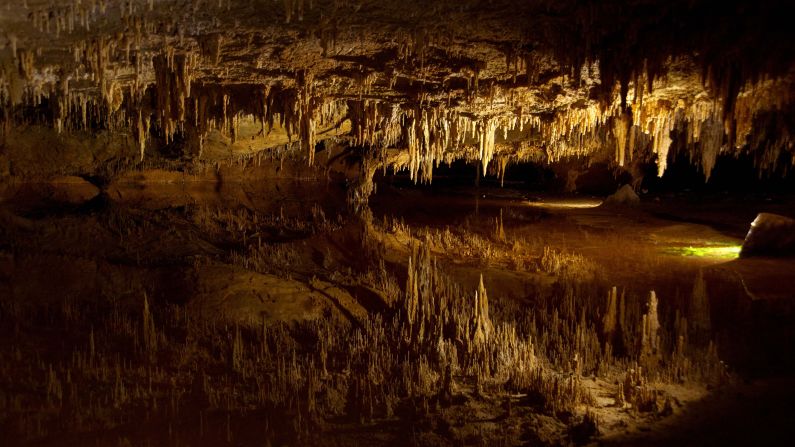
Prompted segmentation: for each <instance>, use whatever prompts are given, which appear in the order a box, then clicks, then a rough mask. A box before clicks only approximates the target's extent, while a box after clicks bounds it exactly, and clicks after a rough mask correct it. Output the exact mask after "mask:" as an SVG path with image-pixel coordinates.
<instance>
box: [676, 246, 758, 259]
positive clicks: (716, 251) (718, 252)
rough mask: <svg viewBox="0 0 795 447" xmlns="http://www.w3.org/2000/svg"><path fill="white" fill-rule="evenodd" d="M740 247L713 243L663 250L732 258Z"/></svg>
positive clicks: (682, 253)
mask: <svg viewBox="0 0 795 447" xmlns="http://www.w3.org/2000/svg"><path fill="white" fill-rule="evenodd" d="M741 248H742V246H741V245H721V246H715V245H713V246H706V247H669V248H668V249H666V250H665V251H666V252H668V253H671V254H676V255H680V256H696V257H699V258H726V259H734V258H736V257H738V256H739V255H740V249H741Z"/></svg>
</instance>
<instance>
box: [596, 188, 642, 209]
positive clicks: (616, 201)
mask: <svg viewBox="0 0 795 447" xmlns="http://www.w3.org/2000/svg"><path fill="white" fill-rule="evenodd" d="M639 203H640V197H638V195H637V194H636V193H635V190H634V189H632V187H631V186H629V185H624V186H622V187H620V188H618V191H616V192H615V193H613V194H612V195H609V196H607V198H606V199H605V201H604V204H605V205H620V206H635V205H637V204H639Z"/></svg>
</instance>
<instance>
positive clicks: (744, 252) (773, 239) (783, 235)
mask: <svg viewBox="0 0 795 447" xmlns="http://www.w3.org/2000/svg"><path fill="white" fill-rule="evenodd" d="M752 256H795V219H791V218H789V217H785V216H780V215H778V214H771V213H759V215H757V216H756V219H754V221H753V222H751V229H750V230H748V235H746V236H745V242H743V247H742V249H741V250H740V257H743V258H747V257H752Z"/></svg>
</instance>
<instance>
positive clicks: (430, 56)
mask: <svg viewBox="0 0 795 447" xmlns="http://www.w3.org/2000/svg"><path fill="white" fill-rule="evenodd" d="M35 3H37V5H34V6H31V7H28V5H27V4H25V5H24V9H25V10H26V11H28V12H27V20H28V22H29V25H32V27H33V29H35V30H36V31H37V32H38V33H48V34H54V35H55V36H56V37H57V36H61V35H62V34H63V35H64V37H66V36H65V35H66V34H69V36H68V37H69V38H70V39H71V40H65V42H66V43H65V45H64V48H61V49H60V50H66V51H67V53H69V56H68V57H67V58H71V60H69V61H68V62H69V63H68V64H65V63H62V62H63V61H61V62H58V63H59V64H61V66H60V67H59V66H58V65H57V64H52V63H51V62H50V65H47V64H46V63H45V62H44V61H43V59H44V58H42V57H40V56H41V51H42V49H41V48H36V47H35V44H32V43H31V42H26V41H25V40H24V39H23V40H21V41H20V39H19V38H18V37H17V35H16V34H14V33H13V32H8V33H6V35H5V36H4V42H7V45H5V46H7V47H8V51H7V50H5V49H2V50H3V51H4V52H5V53H7V54H4V55H3V60H2V61H0V108H2V109H3V110H2V112H1V113H0V120H2V121H3V123H4V127H8V126H10V125H13V124H14V123H15V122H24V123H28V122H40V123H46V124H49V125H51V126H52V127H53V128H54V129H55V130H57V131H58V132H63V131H73V130H96V129H97V128H101V129H110V130H118V131H122V132H125V133H127V134H131V135H132V136H133V137H134V138H135V139H136V141H137V142H138V144H139V146H140V153H141V158H143V157H144V154H145V152H146V147H147V145H148V144H149V143H148V142H150V141H153V139H152V137H153V132H154V136H155V137H156V138H157V141H158V143H161V142H162V143H165V144H166V145H168V144H169V143H171V142H172V141H174V139H175V138H177V137H178V138H179V139H181V140H182V141H186V142H188V143H189V144H190V145H191V149H192V150H193V152H194V153H198V154H199V155H201V154H202V151H203V144H204V141H205V138H206V136H207V133H208V132H209V131H211V130H220V131H222V132H223V133H224V134H225V135H227V136H229V137H230V138H231V140H232V141H233V142H234V141H235V140H236V139H237V134H238V131H237V130H238V125H239V121H240V119H241V117H243V116H249V117H253V118H254V119H256V120H259V121H260V122H261V123H262V129H263V134H264V133H265V132H266V127H268V129H270V128H271V127H272V126H273V124H274V122H275V120H278V122H279V124H280V125H281V126H283V128H284V129H285V130H286V132H287V135H288V140H289V141H290V142H292V141H293V137H295V139H296V141H300V145H297V146H300V148H301V150H302V151H303V152H304V153H305V154H306V157H307V160H308V163H309V164H310V165H311V164H312V163H313V161H314V153H315V146H316V143H317V140H318V138H321V139H322V136H319V134H318V128H319V126H321V125H322V124H324V123H325V124H328V123H329V121H330V120H331V119H332V117H334V118H338V117H339V116H340V114H344V111H345V110H346V109H347V110H348V118H349V119H350V121H351V129H352V131H351V134H350V142H351V143H352V144H353V145H355V146H367V147H370V148H372V149H373V152H374V154H376V158H378V159H380V160H381V161H382V162H384V165H385V161H386V158H387V157H386V150H387V149H390V148H392V149H398V150H401V151H405V152H406V153H407V154H408V157H407V158H406V160H407V161H406V162H405V163H402V164H399V167H401V168H406V169H408V170H409V172H410V175H411V178H412V179H413V180H414V181H416V182H430V181H431V180H432V172H433V169H434V167H435V166H437V165H438V164H439V163H440V162H449V161H452V160H453V159H460V158H463V159H466V160H469V161H472V162H476V163H479V164H480V167H481V172H483V173H484V174H485V173H486V172H489V168H490V167H491V171H492V172H493V171H495V166H494V164H492V163H491V162H492V161H493V160H494V159H495V158H496V159H498V160H499V163H497V168H496V172H498V173H500V172H502V173H504V171H505V166H506V164H507V163H508V162H509V161H510V160H515V159H520V158H521V157H522V155H521V151H522V150H523V148H524V147H527V146H528V145H529V146H533V147H536V148H538V149H539V150H540V152H542V153H543V154H544V155H545V160H546V161H547V162H556V161H559V160H560V159H563V158H567V157H590V156H594V155H596V154H599V156H605V154H607V156H606V157H605V158H608V159H611V160H612V161H613V162H614V163H615V164H616V165H618V166H626V165H627V164H629V163H630V162H632V161H633V159H634V158H635V157H645V158H648V159H653V160H656V163H657V167H658V174H659V175H662V174H663V173H664V172H665V170H666V168H667V160H668V154H669V152H670V151H671V148H672V147H676V148H677V150H685V151H687V152H689V156H690V159H691V160H692V161H693V162H694V163H697V164H699V165H700V166H701V168H702V170H703V172H704V173H705V175H706V177H707V178H709V175H710V173H711V171H712V169H713V167H714V165H715V162H716V159H717V157H718V156H719V155H722V154H728V155H737V154H739V153H742V152H746V151H747V152H749V153H752V154H753V157H754V161H755V164H756V166H757V167H758V168H759V169H760V171H764V170H772V169H776V168H777V167H779V164H780V163H781V161H782V159H786V155H787V154H790V156H791V157H790V158H791V159H792V160H793V162H795V156H792V154H793V139H792V136H791V132H792V128H793V127H795V126H793V125H792V123H791V120H788V119H787V118H786V115H787V114H788V113H789V112H790V111H791V108H792V104H793V102H792V95H793V94H792V92H793V91H795V88H793V87H794V86H793V78H795V73H793V69H792V67H791V66H790V65H791V64H790V61H788V60H786V58H781V59H782V60H781V61H778V62H777V61H769V60H768V59H769V58H767V57H765V58H761V57H760V58H759V61H758V62H759V64H757V65H749V61H748V60H746V59H747V57H746V56H749V55H747V54H745V53H743V57H745V58H746V59H742V60H740V61H739V62H738V63H737V67H734V68H732V67H731V66H727V64H726V63H725V62H723V61H722V60H720V59H719V58H717V56H716V55H718V54H720V50H721V48H722V47H720V46H715V45H713V44H712V43H710V42H699V45H701V44H703V45H706V47H705V50H704V51H703V52H702V53H703V54H704V55H698V56H693V55H690V54H689V53H685V52H683V51H682V49H681V48H678V47H673V48H663V49H662V50H660V51H656V50H653V49H650V48H649V49H647V50H648V51H644V52H642V53H639V52H638V48H636V46H637V45H636V44H635V43H632V42H624V43H614V44H615V45H617V46H616V47H615V48H612V49H611V47H610V46H609V45H607V44H608V43H610V42H602V41H601V40H602V39H603V38H604V33H603V32H602V31H603V29H602V28H601V27H604V26H606V25H607V24H610V25H616V26H619V29H623V28H622V27H624V28H626V27H629V29H632V30H634V29H635V28H634V26H635V25H634V24H633V23H627V22H626V19H624V18H623V17H616V18H613V13H614V12H615V11H613V9H612V8H614V5H611V4H608V5H605V6H598V7H597V6H594V7H593V8H592V10H588V11H584V10H582V9H581V8H580V6H578V5H577V4H576V3H574V2H571V4H570V2H560V4H559V5H556V6H554V7H553V6H551V5H545V6H544V8H552V9H555V8H558V10H559V13H560V15H561V16H562V17H569V18H570V19H572V20H570V21H568V22H564V23H556V24H557V25H560V26H559V27H558V28H556V29H549V24H548V23H542V24H541V25H543V26H541V29H546V30H547V31H548V33H546V34H548V35H546V34H545V35H544V37H543V39H542V40H541V41H539V43H537V44H532V45H531V44H530V43H528V42H525V41H523V40H521V39H520V40H518V41H513V40H511V39H516V38H518V37H517V35H516V33H515V31H516V29H513V28H511V29H506V30H505V33H506V39H507V40H506V41H505V42H501V43H500V44H499V45H496V46H497V47H498V52H499V53H502V54H503V55H504V56H505V68H504V71H500V70H498V69H496V68H495V67H494V65H495V64H493V63H491V62H493V61H486V60H477V59H475V58H473V57H472V55H471V54H466V53H463V52H460V50H457V51H459V52H460V54H459V53H457V52H456V51H453V50H451V51H447V50H446V49H443V48H442V47H443V46H445V45H447V44H451V45H452V44H453V43H454V42H453V41H454V39H451V38H449V36H448V37H445V35H444V33H439V32H436V31H434V28H433V27H431V26H429V25H428V23H424V22H423V23H418V24H416V26H403V27H401V26H397V27H396V29H393V28H389V29H390V30H393V31H394V36H393V39H392V41H391V42H390V43H389V44H384V43H377V42H373V44H377V45H380V47H379V48H381V49H382V50H385V51H383V54H384V55H388V56H384V57H388V58H390V60H388V61H381V60H373V61H371V62H373V63H372V64H371V65H370V66H367V65H366V64H362V65H360V66H359V67H358V69H356V68H348V67H343V65H344V64H342V65H340V66H338V67H337V68H342V70H336V69H335V70H333V71H324V72H319V71H317V72H316V71H315V70H314V69H312V67H311V65H310V63H307V64H306V65H304V67H308V68H301V69H299V68H297V67H296V65H295V64H293V63H292V62H290V61H288V62H287V65H286V66H287V68H286V69H285V70H284V71H285V73H291V74H290V75H285V74H284V73H278V74H274V75H273V79H268V77H267V76H264V75H259V74H256V73H254V74H252V73H248V72H246V71H245V70H246V69H247V68H246V67H245V66H241V65H240V64H241V63H240V62H239V61H237V60H235V61H234V62H232V61H230V60H231V59H240V57H239V56H240V55H239V54H236V55H235V57H234V58H233V57H229V56H230V54H231V53H226V52H225V51H228V49H229V48H234V47H236V46H240V45H237V44H239V43H241V42H239V40H240V39H237V40H235V39H236V38H235V37H234V34H233V33H226V32H223V29H224V28H221V27H220V26H215V25H213V26H211V27H210V28H207V29H201V31H198V32H197V31H195V30H194V29H190V27H189V26H187V25H186V24H184V23H181V22H179V21H176V20H162V18H163V17H162V16H163V14H164V13H168V12H171V11H174V9H175V7H176V6H178V5H182V4H178V3H175V2H167V1H163V2H157V3H158V4H157V8H156V7H155V2H153V1H151V0H141V1H131V0H126V1H112V0H69V1H62V2H53V3H51V4H49V5H47V6H42V5H43V3H42V2H35ZM205 3H206V4H205ZM695 3H698V2H695ZM182 6H184V5H182ZM188 6H189V9H193V11H197V10H198V9H199V8H203V7H206V8H212V9H215V8H218V9H219V10H221V9H223V10H230V8H231V3H230V2H229V1H227V0H219V1H217V2H201V1H198V0H194V1H192V2H190V4H189V5H188ZM238 6H239V7H240V10H241V11H250V10H248V9H245V8H244V7H243V6H241V5H238ZM680 6H681V5H677V6H676V7H680ZM696 6H697V7H699V8H700V7H702V6H701V5H700V4H699V5H696ZM489 7H490V8H494V9H495V11H502V12H505V11H506V8H511V9H510V11H511V12H512V13H513V14H516V15H528V14H530V13H531V12H533V11H535V8H537V7H538V5H536V4H535V3H534V2H528V4H527V5H523V6H517V5H513V4H512V3H510V2H500V1H490V2H489ZM283 8H284V9H283V10H282V9H278V12H275V14H277V15H279V14H282V13H283V14H284V19H285V21H286V22H288V23H290V24H291V25H290V26H289V27H286V28H285V29H288V30H289V29H293V28H299V29H302V30H304V31H306V32H307V33H308V35H311V36H312V38H313V39H314V38H317V39H318V40H319V41H320V42H319V45H320V47H321V48H322V50H323V56H328V54H327V51H328V49H329V48H334V47H335V46H336V45H337V40H338V37H340V36H343V38H344V37H345V36H346V34H350V33H351V32H352V31H351V30H352V29H354V28H353V25H352V24H351V23H353V21H352V19H351V20H346V19H348V18H351V17H352V15H355V14H356V13H358V12H359V11H360V9H361V8H362V7H361V5H359V4H358V3H349V2H345V1H342V0H334V1H328V2H323V1H311V0H285V1H284V2H283ZM374 8H375V9H377V10H378V11H379V12H380V13H382V14H384V16H386V17H388V16H389V15H390V14H394V13H396V11H398V10H402V9H406V10H409V11H418V10H424V9H426V8H427V6H426V5H424V4H423V3H420V2H405V4H404V3H400V4H398V3H393V2H382V4H379V5H378V6H377V8H376V7H374ZM434 8H437V9H434V11H436V13H438V15H439V16H440V17H443V16H444V14H446V13H448V12H449V10H450V9H451V8H458V6H457V4H456V2H438V3H437V4H436V5H435V6H434ZM667 8H668V6H666V5H654V8H653V9H655V10H656V9H659V10H661V11H662V12H666V11H668V9H667ZM475 9H477V8H475ZM462 14H463V12H462ZM530 15H531V16H532V14H530ZM348 16H351V17H348ZM376 17H380V16H378V15H377V14H376ZM586 17H587V20H586ZM644 17H645V16H644ZM665 18H666V20H667V16H665ZM117 19H118V20H119V24H120V25H121V26H119V27H117V28H115V29H114V30H113V31H112V32H106V31H107V29H106V28H107V27H108V26H109V24H110V23H111V22H112V21H113V20H117ZM608 19H609V20H608ZM643 20H651V19H646V18H644V19H643ZM688 20H689V19H688ZM106 22H107V23H106ZM298 22H301V23H300V24H299V23H298ZM614 22H615V23H614ZM584 23H585V24H584ZM643 23H644V24H646V25H648V26H650V27H651V30H652V31H654V30H656V29H657V28H654V26H652V25H655V24H656V22H654V20H651V23H650V24H649V23H646V22H643ZM216 25H217V24H216ZM451 26H452V25H451ZM569 26H575V27H583V29H576V31H582V32H577V33H569V34H570V35H569V34H567V31H570V30H569V28H568V27H569ZM638 26H640V25H638ZM92 27H93V28H92ZM346 27H347V28H346ZM108 29H110V28H108ZM89 32H94V33H97V34H95V35H93V36H92V35H91V34H89ZM186 33H188V34H187V35H186ZM363 35H364V34H363ZM258 36H259V35H258ZM572 36H575V37H572ZM577 36H579V37H577ZM23 37H24V36H23ZM186 37H187V38H186ZM260 37H262V36H259V37H256V38H257V39H259V38H260ZM641 37H643V36H641ZM246 39H247V40H248V42H247V43H246V44H245V48H246V51H249V52H253V51H256V50H257V48H256V46H252V44H251V42H252V41H253V40H255V37H254V36H253V35H248V36H247V37H246ZM522 39H524V38H522ZM581 39H585V41H586V43H588V45H582V42H581ZM365 40H366V39H365ZM268 45H270V44H267V45H265V46H266V47H267V46H268ZM483 45H484V46H483V49H489V48H488V47H489V44H483ZM677 45H681V43H678V42H677ZM387 47H388V48H387ZM608 50H609V51H608ZM762 50H764V49H760V51H762ZM764 53H765V54H768V53H769V50H764ZM8 55H10V56H8ZM6 56H8V57H6ZM751 56H753V55H751ZM357 57H358V56H357ZM749 57H750V56H749ZM37 59H42V60H41V61H38V62H39V64H40V65H41V66H38V65H39V64H37ZM261 59H262V58H257V61H260V60H261ZM366 59H367V58H364V59H363V60H366ZM259 63H260V62H257V64H258V65H257V67H256V68H257V69H259V68H260V66H259ZM788 64H789V65H788ZM497 65H501V64H497ZM379 67H380V68H379ZM782 67H789V68H786V69H784V68H782ZM230 68H232V69H234V71H233V74H232V75H230V74H229V69H230ZM224 70H225V71H224ZM252 70H253V68H252ZM434 70H436V72H434ZM787 70H788V71H787ZM673 72H676V73H677V75H676V76H674V78H672V79H668V75H669V74H671V73H673ZM241 73H242V74H243V75H242V76H241V77H240V78H238V75H240V74H241ZM440 73H442V74H440ZM682 73H685V74H684V75H682ZM698 73H701V76H700V77H699V75H698ZM764 73H770V75H763V74H764ZM249 75H251V76H249ZM522 76H523V77H524V78H525V79H524V80H522V79H520V78H521V77H522ZM398 78H400V79H401V80H402V81H408V84H409V87H406V86H405V85H402V86H397V84H396V83H397V81H398ZM442 78H443V79H444V81H442V82H440V81H439V79H442ZM550 79H553V81H550ZM558 79H563V81H559V80H558ZM453 81H455V82H453ZM462 81H465V83H466V87H465V88H464V86H463V85H462ZM415 82H416V83H418V84H422V86H423V87H422V88H419V92H417V91H415V90H416V87H414V86H413V84H414V83H415ZM426 82H427V83H428V88H427V91H426V90H425V88H424V86H425V84H426ZM550 83H553V84H556V86H557V87H560V90H562V91H563V92H565V95H563V96H567V98H566V99H565V100H561V99H560V98H559V96H561V95H558V94H557V93H550V94H549V95H547V94H537V91H543V90H545V89H547V88H548V87H549V86H550ZM583 83H584V84H587V85H586V86H585V87H583ZM404 84H405V82H404ZM558 84H559V85H558ZM192 85H193V89H192ZM550 91H551V90H550ZM385 93H386V94H385ZM542 93H543V92H542ZM357 96H358V99H356V97H357ZM445 96H446V97H447V101H444V100H443V99H442V98H443V97H445ZM575 96H577V97H579V99H578V98H575ZM351 98H354V99H351ZM522 110H524V111H525V112H522ZM528 110H530V111H532V113H528V112H527V111H528Z"/></svg>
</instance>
